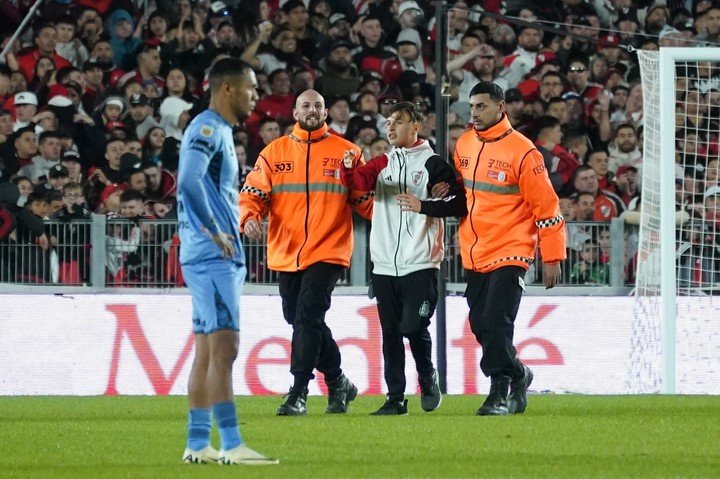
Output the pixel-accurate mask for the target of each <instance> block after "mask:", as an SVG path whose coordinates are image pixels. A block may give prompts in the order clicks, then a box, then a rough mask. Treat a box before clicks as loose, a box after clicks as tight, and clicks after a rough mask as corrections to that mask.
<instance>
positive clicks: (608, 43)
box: [597, 33, 620, 50]
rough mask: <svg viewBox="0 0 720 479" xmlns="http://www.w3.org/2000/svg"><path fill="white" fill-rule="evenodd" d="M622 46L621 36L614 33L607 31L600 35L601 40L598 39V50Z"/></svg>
mask: <svg viewBox="0 0 720 479" xmlns="http://www.w3.org/2000/svg"><path fill="white" fill-rule="evenodd" d="M619 46H620V37H618V36H617V35H615V34H614V33H606V34H605V35H603V36H601V37H600V40H598V45H597V47H598V50H600V49H601V48H605V47H619Z"/></svg>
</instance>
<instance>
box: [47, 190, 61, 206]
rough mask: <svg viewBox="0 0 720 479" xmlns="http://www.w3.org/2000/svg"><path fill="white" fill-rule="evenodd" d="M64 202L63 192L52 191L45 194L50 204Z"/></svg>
mask: <svg viewBox="0 0 720 479" xmlns="http://www.w3.org/2000/svg"><path fill="white" fill-rule="evenodd" d="M62 200H63V194H62V191H58V190H54V189H53V190H50V191H48V192H47V193H45V201H47V202H48V203H52V202H53V201H62Z"/></svg>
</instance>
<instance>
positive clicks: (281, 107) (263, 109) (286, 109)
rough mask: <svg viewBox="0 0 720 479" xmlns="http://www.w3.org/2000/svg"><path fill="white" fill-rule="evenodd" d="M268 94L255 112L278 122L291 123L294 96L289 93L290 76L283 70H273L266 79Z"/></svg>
mask: <svg viewBox="0 0 720 479" xmlns="http://www.w3.org/2000/svg"><path fill="white" fill-rule="evenodd" d="M268 82H269V83H270V92H271V93H270V94H269V95H263V97H262V98H260V100H259V101H258V102H257V106H256V107H255V111H257V112H259V113H260V114H261V115H263V116H269V117H272V118H275V119H277V120H280V121H292V110H293V105H295V95H293V94H292V92H291V91H290V75H289V74H288V72H286V71H285V70H275V71H274V72H272V73H271V74H270V76H269V77H268Z"/></svg>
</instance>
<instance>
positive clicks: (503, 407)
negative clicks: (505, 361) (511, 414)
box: [477, 375, 510, 416]
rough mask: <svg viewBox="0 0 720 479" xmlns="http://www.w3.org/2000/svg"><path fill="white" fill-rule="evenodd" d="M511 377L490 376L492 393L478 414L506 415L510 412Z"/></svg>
mask: <svg viewBox="0 0 720 479" xmlns="http://www.w3.org/2000/svg"><path fill="white" fill-rule="evenodd" d="M509 386H510V378H509V377H507V376H504V375H499V376H492V377H491V378H490V394H488V397H487V398H486V399H485V402H484V403H483V405H482V406H481V407H480V409H478V410H477V415H478V416H506V415H507V414H508V406H507V398H508V387H509Z"/></svg>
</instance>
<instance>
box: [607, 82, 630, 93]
mask: <svg viewBox="0 0 720 479" xmlns="http://www.w3.org/2000/svg"><path fill="white" fill-rule="evenodd" d="M617 90H625V91H627V92H629V91H630V85H628V84H627V83H625V82H621V83H618V84H617V85H615V86H614V87H612V89H611V91H612V92H613V93H615V92H616V91H617Z"/></svg>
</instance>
